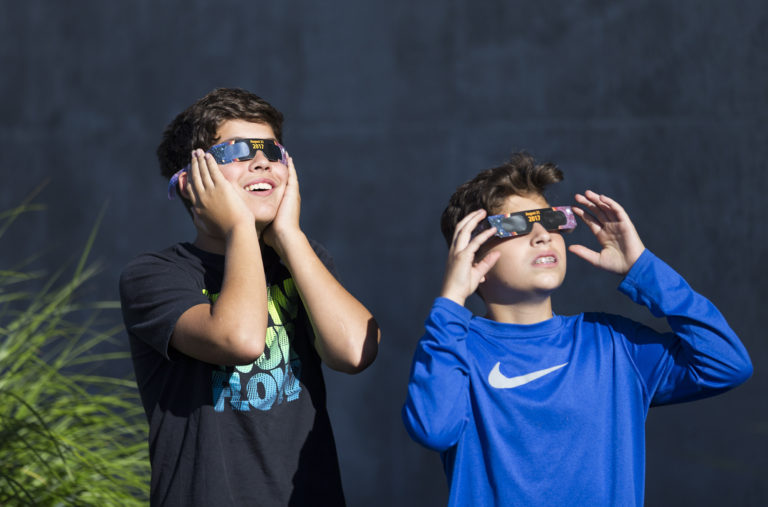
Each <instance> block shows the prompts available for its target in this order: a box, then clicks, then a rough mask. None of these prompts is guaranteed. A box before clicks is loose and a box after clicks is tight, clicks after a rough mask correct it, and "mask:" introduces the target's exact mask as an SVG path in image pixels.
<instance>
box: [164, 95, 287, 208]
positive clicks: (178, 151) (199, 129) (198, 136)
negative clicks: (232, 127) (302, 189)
mask: <svg viewBox="0 0 768 507" xmlns="http://www.w3.org/2000/svg"><path fill="white" fill-rule="evenodd" d="M227 120H245V121H249V122H253V123H264V124H266V125H269V126H270V127H272V131H273V132H274V133H275V138H276V139H277V142H279V143H281V144H282V142H283V113H281V112H280V111H278V110H277V109H275V107H273V106H272V105H271V104H270V103H269V102H267V101H266V100H264V99H262V98H261V97H259V96H258V95H255V94H253V93H251V92H249V91H247V90H243V89H240V88H216V89H215V90H213V91H211V92H209V93H208V94H207V95H205V96H204V97H203V98H201V99H199V100H198V101H196V102H195V103H194V104H192V105H191V106H189V107H188V108H187V109H185V110H184V111H182V112H181V113H179V115H178V116H176V118H174V119H173V121H172V122H171V123H169V124H168V126H167V127H166V128H165V130H164V131H163V140H162V142H161V143H160V145H159V146H158V147H157V158H158V161H159V162H160V174H161V175H162V176H163V177H164V178H165V179H166V180H168V179H170V178H171V176H173V175H174V174H175V173H176V172H177V171H179V170H180V169H181V168H183V167H184V166H186V165H187V164H189V161H190V154H191V153H192V150H194V149H197V148H201V149H203V150H208V149H209V148H210V147H211V146H213V145H214V144H216V141H217V138H216V131H217V130H218V129H219V126H221V124H222V123H223V122H225V121H227ZM180 197H181V200H182V201H183V202H184V205H185V206H186V207H187V210H189V207H190V203H189V201H188V200H187V199H186V198H185V197H184V196H180Z"/></svg>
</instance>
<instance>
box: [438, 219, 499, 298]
mask: <svg viewBox="0 0 768 507" xmlns="http://www.w3.org/2000/svg"><path fill="white" fill-rule="evenodd" d="M485 216H486V212H485V210H484V209H479V210H476V211H473V212H472V213H470V214H468V215H467V216H465V217H464V218H462V219H461V221H460V222H459V223H458V224H456V230H455V231H454V233H453V241H452V242H451V247H450V249H449V250H448V262H447V264H446V267H445V277H444V278H443V288H442V290H441V291H440V296H441V297H444V298H448V299H450V300H451V301H454V302H456V303H458V304H460V305H462V306H463V305H464V302H465V301H466V300H467V298H468V297H469V296H471V295H472V293H473V292H475V290H477V287H478V285H480V283H482V282H483V281H485V274H486V273H488V271H489V270H490V269H491V268H492V267H493V265H494V264H496V261H498V260H499V256H500V255H501V254H500V253H499V252H493V251H491V252H488V253H487V254H486V255H485V256H484V257H483V258H482V259H480V260H479V261H478V262H475V255H476V254H477V251H478V250H479V249H480V246H481V245H482V244H483V243H485V242H486V241H487V240H488V239H489V238H490V237H491V236H493V235H494V234H495V232H496V229H494V228H493V227H490V228H488V229H486V230H484V231H483V232H481V233H480V234H478V235H477V236H475V237H474V238H473V237H472V231H474V230H475V228H476V227H477V225H478V224H479V223H480V222H481V221H482V220H483V219H484V218H485Z"/></svg>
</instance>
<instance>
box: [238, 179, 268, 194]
mask: <svg viewBox="0 0 768 507" xmlns="http://www.w3.org/2000/svg"><path fill="white" fill-rule="evenodd" d="M243 188H244V189H245V190H246V191H248V192H255V193H260V192H269V191H270V190H272V188H273V186H272V184H271V183H269V182H266V181H260V182H258V183H252V184H250V185H246V186H244V187H243Z"/></svg>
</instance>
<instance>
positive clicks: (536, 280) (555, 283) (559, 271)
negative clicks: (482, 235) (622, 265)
mask: <svg viewBox="0 0 768 507" xmlns="http://www.w3.org/2000/svg"><path fill="white" fill-rule="evenodd" d="M547 207H549V204H548V203H547V201H546V200H545V199H544V197H542V196H541V195H537V194H531V195H527V196H520V195H512V196H509V197H507V199H506V200H505V201H504V204H503V206H502V207H501V209H498V210H494V214H506V213H516V212H518V211H526V210H532V209H539V208H547ZM490 251H498V252H499V253H500V254H501V256H500V257H499V260H498V261H497V262H496V264H495V265H494V266H493V267H492V268H491V270H490V271H489V272H488V273H487V274H486V275H485V282H483V283H482V284H481V285H480V293H481V294H482V295H483V298H485V299H486V301H491V300H492V301H498V302H504V301H508V302H510V303H513V302H523V301H533V300H535V299H539V298H541V297H542V296H549V294H551V293H552V291H554V290H555V289H557V288H558V287H560V285H561V284H562V283H563V279H564V278H565V266H566V264H565V253H566V250H565V241H564V240H563V237H562V236H561V235H560V233H559V232H548V231H547V230H546V229H545V228H544V227H542V225H541V224H540V223H536V224H534V226H533V229H532V230H531V232H530V234H526V235H524V236H516V237H513V238H497V237H492V238H491V239H490V240H488V241H487V242H486V243H485V244H484V245H483V246H482V247H481V249H480V251H479V252H478V256H479V257H482V256H483V255H485V254H487V253H488V252H490Z"/></svg>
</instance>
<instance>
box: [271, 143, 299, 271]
mask: <svg viewBox="0 0 768 507" xmlns="http://www.w3.org/2000/svg"><path fill="white" fill-rule="evenodd" d="M300 214H301V194H300V193H299V178H298V176H297V175H296V167H295V166H294V165H293V158H291V157H290V156H288V180H287V181H286V183H285V192H283V198H282V200H281V201H280V206H279V207H278V208H277V213H276V214H275V218H274V220H272V223H271V224H269V225H268V226H267V228H266V229H264V236H263V237H264V242H265V243H266V244H267V245H269V246H271V247H272V248H274V249H275V250H276V251H277V253H278V254H279V255H280V257H283V252H282V249H281V246H282V243H283V242H284V240H285V239H286V238H288V237H289V236H290V235H291V234H294V233H296V232H301V228H300V227H299V215H300Z"/></svg>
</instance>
